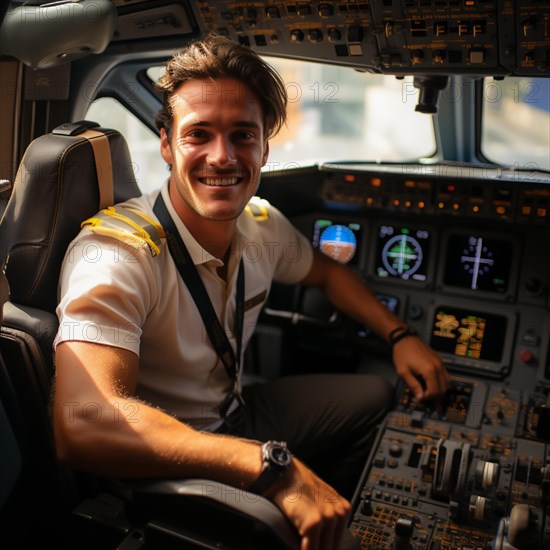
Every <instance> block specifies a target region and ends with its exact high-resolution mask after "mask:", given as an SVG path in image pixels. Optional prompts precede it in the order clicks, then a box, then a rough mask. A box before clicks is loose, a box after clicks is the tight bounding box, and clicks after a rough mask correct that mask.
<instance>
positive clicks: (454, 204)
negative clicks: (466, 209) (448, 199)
mask: <svg viewBox="0 0 550 550" xmlns="http://www.w3.org/2000/svg"><path fill="white" fill-rule="evenodd" d="M459 208H460V204H458V202H455V203H453V210H458V209H459Z"/></svg>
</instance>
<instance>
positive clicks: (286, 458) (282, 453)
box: [269, 445, 292, 468]
mask: <svg viewBox="0 0 550 550" xmlns="http://www.w3.org/2000/svg"><path fill="white" fill-rule="evenodd" d="M269 457H270V459H271V461H272V462H273V463H274V464H277V466H281V467H283V468H286V467H287V466H289V465H290V462H291V460H292V455H291V454H290V451H289V450H288V449H287V448H286V447H283V446H281V445H274V446H273V447H271V449H270V450H269Z"/></svg>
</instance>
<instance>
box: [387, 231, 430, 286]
mask: <svg viewBox="0 0 550 550" xmlns="http://www.w3.org/2000/svg"><path fill="white" fill-rule="evenodd" d="M430 240H431V235H430V232H429V231H428V230H427V229H411V228H409V227H405V226H401V225H381V226H380V227H379V228H378V246H377V253H376V275H377V277H380V278H381V279H402V280H403V281H419V282H424V281H426V277H427V271H428V258H429V251H430Z"/></svg>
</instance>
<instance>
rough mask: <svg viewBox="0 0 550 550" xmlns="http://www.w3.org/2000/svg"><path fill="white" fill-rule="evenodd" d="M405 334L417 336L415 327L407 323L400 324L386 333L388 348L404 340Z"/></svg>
mask: <svg viewBox="0 0 550 550" xmlns="http://www.w3.org/2000/svg"><path fill="white" fill-rule="evenodd" d="M407 336H418V332H417V331H416V329H414V328H413V327H410V326H408V325H401V326H399V327H397V328H394V329H393V330H392V331H390V333H389V334H388V344H389V346H390V348H391V349H392V350H393V348H394V347H395V345H396V344H398V343H399V342H402V341H404V340H405V339H406V338H407Z"/></svg>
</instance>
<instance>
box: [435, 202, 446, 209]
mask: <svg viewBox="0 0 550 550" xmlns="http://www.w3.org/2000/svg"><path fill="white" fill-rule="evenodd" d="M437 207H438V208H445V203H444V202H438V203H437Z"/></svg>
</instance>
